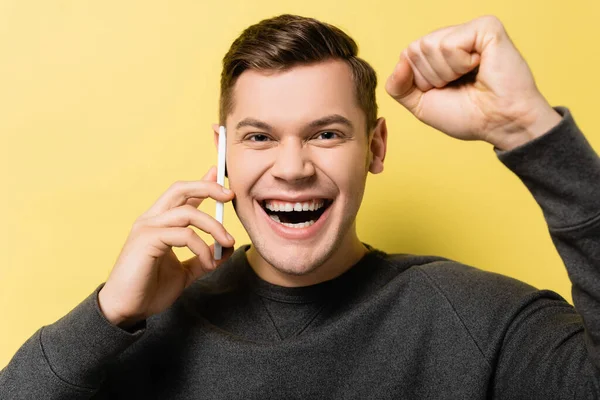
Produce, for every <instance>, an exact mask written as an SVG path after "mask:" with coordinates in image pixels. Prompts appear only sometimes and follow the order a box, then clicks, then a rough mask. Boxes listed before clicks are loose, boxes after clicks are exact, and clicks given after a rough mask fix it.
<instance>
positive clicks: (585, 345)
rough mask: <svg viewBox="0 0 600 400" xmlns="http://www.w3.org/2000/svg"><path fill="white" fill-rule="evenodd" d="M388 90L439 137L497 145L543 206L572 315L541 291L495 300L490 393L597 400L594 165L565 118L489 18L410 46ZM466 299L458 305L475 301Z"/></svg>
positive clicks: (598, 245)
mask: <svg viewBox="0 0 600 400" xmlns="http://www.w3.org/2000/svg"><path fill="white" fill-rule="evenodd" d="M450 83H452V84H450ZM386 90H387V91H388V93H389V94H390V95H391V96H392V97H393V98H394V99H396V100H397V101H398V102H399V103H400V104H402V105H403V106H404V107H405V108H406V109H408V110H409V111H410V112H411V113H412V114H414V115H415V116H416V117H417V118H418V119H419V120H421V121H422V122H424V123H426V124H428V125H430V126H432V127H434V128H436V129H438V130H440V131H442V132H444V133H445V134H447V135H449V136H452V137H455V138H457V139H462V140H482V141H486V142H488V143H490V144H492V145H494V147H495V150H496V151H497V152H498V156H499V158H500V160H501V161H502V162H503V163H504V164H505V165H506V166H507V167H509V168H510V169H511V170H512V171H513V172H514V173H515V174H517V176H518V177H519V178H521V180H522V181H523V182H524V183H525V185H527V187H528V188H529V190H530V191H531V193H532V194H533V196H534V197H535V199H536V200H537V202H538V204H539V205H540V206H541V208H542V210H543V212H544V216H545V218H546V220H547V223H548V226H549V230H550V233H551V235H552V240H553V241H554V243H555V245H556V248H557V250H558V251H559V253H560V255H561V257H562V259H563V260H564V263H565V265H566V267H567V270H568V273H569V276H570V279H571V281H572V283H573V299H574V302H575V306H576V308H577V312H575V310H573V308H572V307H571V306H569V305H568V304H567V303H566V302H565V301H564V300H562V299H560V297H559V296H557V295H556V294H554V293H551V292H547V291H545V292H536V293H532V294H531V295H524V296H522V297H519V298H516V299H514V302H515V307H513V308H512V309H511V308H510V305H509V304H503V303H502V304H496V306H497V307H499V308H503V310H504V312H506V314H505V315H506V316H507V317H508V318H510V323H508V326H495V325H494V326H487V328H489V329H487V330H485V329H484V331H485V333H486V334H483V335H482V336H481V337H480V341H479V343H480V345H481V346H482V347H485V346H488V347H491V348H492V350H490V353H489V354H490V359H489V360H488V362H489V363H490V367H491V368H492V377H491V381H490V385H491V390H490V395H491V396H492V397H493V398H509V399H516V398H527V399H537V398H539V399H545V400H547V399H551V398H560V399H564V398H598V397H599V396H600V161H599V159H598V156H597V155H596V153H595V152H594V150H593V149H592V148H591V147H590V145H589V143H588V142H587V141H586V139H585V137H584V136H583V134H582V133H581V132H580V131H579V129H578V128H577V126H576V124H575V123H574V121H573V119H572V117H571V115H570V113H569V112H568V110H567V109H565V108H560V107H557V108H555V109H553V108H552V107H550V105H549V104H548V102H547V101H546V100H545V99H544V97H543V96H542V95H541V93H540V92H539V91H538V89H537V87H536V85H535V82H534V79H533V75H532V73H531V71H530V70H529V67H528V66H527V64H526V62H525V61H524V59H523V57H521V55H520V54H519V52H518V50H517V49H516V48H515V46H514V45H513V43H512V41H511V40H510V38H509V37H508V34H507V33H506V31H505V30H504V27H503V26H502V24H501V23H500V21H499V20H498V19H497V18H495V17H491V16H485V17H481V18H477V19H475V20H472V21H470V22H467V23H465V24H462V25H457V26H451V27H447V28H443V29H439V30H437V31H435V32H433V33H431V34H428V35H427V36H425V37H423V38H421V39H419V40H417V41H415V42H413V43H411V44H410V45H409V46H408V48H407V49H406V50H405V51H403V52H402V55H401V57H400V60H399V61H398V64H397V65H396V68H395V69H394V72H393V73H392V75H391V76H390V77H389V78H388V80H387V83H386ZM472 290H473V291H475V292H476V291H478V290H481V287H479V286H477V285H476V286H475V287H474V288H473V289H472ZM490 290H492V291H493V290H496V291H498V290H500V291H501V290H502V287H498V288H495V289H494V288H491V289H490ZM481 295H482V296H486V295H487V296H488V297H489V296H490V294H489V293H484V294H481ZM474 297H475V298H478V297H477V296H474ZM463 300H464V299H462V298H461V299H459V301H456V302H455V305H456V306H457V307H459V306H460V304H462V303H465V304H467V305H468V304H470V303H469V301H463ZM465 310H467V311H468V307H466V309H465ZM458 312H459V313H460V310H458ZM503 315H504V314H503ZM463 316H464V317H465V319H469V318H474V320H473V321H472V324H471V326H472V327H474V329H475V330H477V329H479V330H480V331H481V326H482V325H485V321H481V318H476V317H477V316H474V315H470V314H469V312H464V313H463ZM504 329H506V330H504ZM490 335H491V336H493V335H499V339H498V341H493V343H491V342H492V341H491V340H490V339H491V338H490Z"/></svg>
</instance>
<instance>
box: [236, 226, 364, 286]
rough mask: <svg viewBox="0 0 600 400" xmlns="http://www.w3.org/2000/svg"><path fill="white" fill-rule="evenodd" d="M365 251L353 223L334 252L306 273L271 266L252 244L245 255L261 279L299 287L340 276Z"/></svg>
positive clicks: (279, 284)
mask: <svg viewBox="0 0 600 400" xmlns="http://www.w3.org/2000/svg"><path fill="white" fill-rule="evenodd" d="M367 252H368V249H367V248H366V247H365V246H364V245H363V244H362V242H361V241H360V240H359V239H358V236H357V235H356V226H355V224H353V225H352V227H351V228H350V229H349V230H348V234H347V235H346V236H345V237H344V239H343V240H342V242H341V243H339V245H337V246H336V248H335V250H334V252H333V253H332V254H331V255H330V256H329V257H328V258H327V259H326V260H325V261H324V262H323V263H322V264H321V265H319V266H316V268H313V269H311V270H310V271H309V272H307V273H306V274H302V275H296V274H289V273H286V272H285V271H281V270H280V269H277V268H275V267H273V266H272V265H270V264H269V263H268V262H267V261H266V260H265V259H264V258H263V257H262V256H261V255H260V254H259V253H258V252H257V251H256V249H255V247H254V246H251V247H250V249H249V250H248V251H247V256H248V262H249V263H250V266H251V267H252V269H253V270H254V272H255V273H256V274H257V275H258V276H259V277H260V278H261V279H263V280H265V281H267V282H269V283H272V284H274V285H278V286H286V287H299V286H310V285H316V284H317V283H321V282H325V281H328V280H331V279H334V278H336V277H338V276H340V275H341V274H343V273H344V272H346V271H347V270H349V269H350V268H351V267H352V266H353V265H354V264H356V263H357V262H358V261H359V260H360V259H361V258H362V257H363V256H364V255H365V254H366V253H367Z"/></svg>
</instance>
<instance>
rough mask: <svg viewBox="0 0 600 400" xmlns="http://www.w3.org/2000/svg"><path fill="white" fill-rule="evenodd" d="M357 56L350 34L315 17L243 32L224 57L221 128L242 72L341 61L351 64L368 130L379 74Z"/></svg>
mask: <svg viewBox="0 0 600 400" xmlns="http://www.w3.org/2000/svg"><path fill="white" fill-rule="evenodd" d="M357 54H358V46H357V45H356V42H355V41H354V40H353V39H352V38H351V37H350V36H348V35H347V34H346V33H344V32H343V31H342V30H341V29H339V28H337V27H335V26H333V25H329V24H327V23H324V22H320V21H317V20H316V19H313V18H305V17H300V16H297V15H289V14H284V15H280V16H278V17H273V18H270V19H265V20H263V21H260V22H259V23H257V24H255V25H252V26H250V27H248V28H246V30H244V32H242V34H241V35H240V36H239V37H238V38H237V39H236V40H235V41H234V42H233V43H232V45H231V47H230V48H229V51H228V52H227V54H226V55H225V57H224V58H223V72H222V73H221V99H220V104H219V118H220V121H221V124H223V125H224V124H225V120H226V119H227V115H228V113H229V112H231V110H232V108H233V86H234V85H235V82H236V80H237V78H238V77H239V76H240V75H241V74H242V72H244V71H245V70H247V69H255V70H286V69H289V68H292V67H293V66H295V65H298V64H311V63H316V62H321V61H326V60H331V59H339V60H343V61H345V62H346V63H347V64H348V65H349V66H350V69H351V71H352V77H353V79H354V84H355V91H356V97H357V100H358V104H359V106H360V107H361V109H362V110H363V111H364V112H365V116H366V123H367V126H366V128H367V132H369V131H370V130H371V129H372V128H373V127H374V126H375V123H376V121H377V101H376V99H375V87H376V86H377V76H376V74H375V71H374V70H373V68H372V67H371V66H370V65H369V64H368V63H367V62H366V61H364V60H363V59H361V58H359V57H358V56H357Z"/></svg>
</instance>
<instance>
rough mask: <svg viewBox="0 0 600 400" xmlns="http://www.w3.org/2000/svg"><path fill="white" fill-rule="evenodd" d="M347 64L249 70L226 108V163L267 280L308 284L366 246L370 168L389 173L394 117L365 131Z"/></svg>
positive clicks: (255, 259) (257, 264)
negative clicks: (361, 225)
mask: <svg viewBox="0 0 600 400" xmlns="http://www.w3.org/2000/svg"><path fill="white" fill-rule="evenodd" d="M354 87H355V86H354V83H353V79H352V74H351V71H350V68H349V67H348V65H347V64H346V63H345V62H343V61H339V60H330V61H326V62H320V63H315V64H310V65H299V66H295V67H292V68H290V69H288V70H284V71H257V70H252V69H250V70H247V71H245V72H243V73H242V74H241V75H240V77H239V78H238V79H237V82H236V83H235V86H234V90H233V99H234V102H233V104H234V106H233V108H232V110H231V112H230V113H229V115H228V116H227V120H226V121H227V122H226V127H227V132H228V135H227V141H228V143H227V151H228V154H227V171H228V177H229V184H230V188H231V189H232V190H233V191H234V192H235V193H236V203H235V207H236V212H237V215H238V217H239V219H240V221H241V222H242V224H243V226H244V228H245V229H246V231H247V232H248V234H249V236H250V239H251V241H252V245H253V246H252V248H251V250H250V251H249V253H248V256H249V260H250V263H251V265H252V267H253V268H254V269H255V271H256V272H257V273H258V274H259V276H261V277H262V278H263V279H265V280H267V281H270V282H272V283H276V284H280V285H284V286H301V285H307V284H312V283H316V282H319V281H323V280H327V279H331V278H333V277H335V276H337V275H339V274H340V273H341V272H343V271H344V270H345V269H347V268H349V267H350V266H351V265H352V264H354V263H355V262H356V261H358V259H359V258H360V257H362V255H364V252H365V248H364V246H363V245H362V244H361V243H360V241H359V240H358V238H357V236H356V229H355V218H356V214H357V212H358V209H359V207H360V203H361V201H362V197H363V193H364V189H365V180H366V176H367V173H368V171H369V170H371V171H372V172H380V171H381V169H382V162H383V157H384V155H385V137H386V131H385V123H384V121H383V120H382V119H380V120H379V121H378V124H377V126H376V127H375V129H374V133H372V134H371V135H367V132H366V131H365V127H366V120H365V113H364V112H363V111H362V110H361V108H360V107H359V105H358V102H357V99H356V94H355V91H354Z"/></svg>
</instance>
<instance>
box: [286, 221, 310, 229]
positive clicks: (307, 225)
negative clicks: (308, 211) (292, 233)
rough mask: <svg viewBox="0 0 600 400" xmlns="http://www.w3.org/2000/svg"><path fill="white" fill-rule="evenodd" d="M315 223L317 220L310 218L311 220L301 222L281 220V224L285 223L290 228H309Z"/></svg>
mask: <svg viewBox="0 0 600 400" xmlns="http://www.w3.org/2000/svg"><path fill="white" fill-rule="evenodd" d="M314 223H315V221H313V220H310V221H306V222H300V223H299V224H288V223H286V222H281V225H285V226H288V227H290V228H307V227H309V226H311V225H312V224H314Z"/></svg>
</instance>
